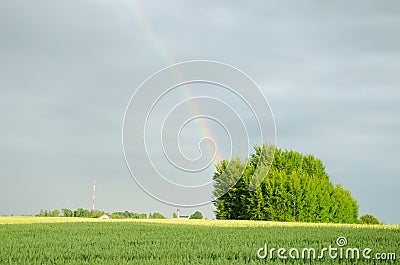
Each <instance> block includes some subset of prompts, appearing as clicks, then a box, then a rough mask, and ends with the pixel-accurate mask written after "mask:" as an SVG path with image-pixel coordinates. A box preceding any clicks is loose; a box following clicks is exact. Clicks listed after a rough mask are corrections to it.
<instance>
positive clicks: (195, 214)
mask: <svg viewBox="0 0 400 265" xmlns="http://www.w3.org/2000/svg"><path fill="white" fill-rule="evenodd" d="M189 219H203V214H202V213H201V212H199V211H196V212H195V213H194V214H192V215H191V216H190V217H189Z"/></svg>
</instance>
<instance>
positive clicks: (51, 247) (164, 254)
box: [0, 217, 400, 264]
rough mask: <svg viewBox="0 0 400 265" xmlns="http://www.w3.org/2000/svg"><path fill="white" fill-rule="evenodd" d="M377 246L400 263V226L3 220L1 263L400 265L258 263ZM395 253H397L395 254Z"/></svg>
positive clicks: (375, 249)
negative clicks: (286, 254)
mask: <svg viewBox="0 0 400 265" xmlns="http://www.w3.org/2000/svg"><path fill="white" fill-rule="evenodd" d="M339 236H344V237H346V239H347V241H348V245H347V246H348V247H352V248H353V247H357V248H360V249H363V248H367V247H368V248H371V249H372V250H373V253H392V252H394V253H395V254H396V258H397V259H398V258H400V253H399V252H398V251H399V249H400V227H399V226H390V225H387V226H383V225H379V226H363V225H337V224H336V225H335V224H309V223H280V222H262V221H222V220H176V219H175V220H174V219H166V220H157V219H156V220H149V219H147V220H142V219H141V220H135V219H129V220H126V219H125V220H100V219H90V218H64V217H59V218H58V217H0V239H1V245H0V264H266V263H268V264H299V263H303V262H304V263H307V264H398V260H393V259H392V260H385V261H377V260H367V259H359V260H350V259H349V260H348V259H341V260H340V259H330V258H329V257H324V258H323V259H320V260H312V259H304V260H302V259H287V260H281V259H279V258H277V257H276V255H275V257H274V259H272V260H270V259H268V258H267V259H260V258H259V257H258V256H257V250H258V249H259V248H261V247H263V246H264V245H265V244H266V243H267V244H268V246H269V247H270V248H271V247H275V248H279V247H284V248H287V249H288V250H289V249H290V248H299V249H301V248H311V247H312V248H315V249H321V248H323V247H329V245H332V246H336V239H337V238H338V237H339ZM396 252H397V253H396Z"/></svg>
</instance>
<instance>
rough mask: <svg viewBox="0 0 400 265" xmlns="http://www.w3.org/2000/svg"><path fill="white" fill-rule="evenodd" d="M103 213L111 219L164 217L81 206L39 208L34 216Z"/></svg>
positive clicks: (88, 216)
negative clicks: (71, 207)
mask: <svg viewBox="0 0 400 265" xmlns="http://www.w3.org/2000/svg"><path fill="white" fill-rule="evenodd" d="M103 215H107V216H108V217H110V218H112V219H128V218H130V219H165V217H164V216H163V215H162V214H161V213H158V212H154V213H149V215H147V214H145V213H133V212H129V211H124V212H113V213H111V214H109V213H106V212H104V211H100V210H87V209H83V208H78V209H76V210H71V209H67V208H63V209H61V211H59V210H40V211H39V213H38V214H37V215H35V216H38V217H83V218H99V217H101V216H103Z"/></svg>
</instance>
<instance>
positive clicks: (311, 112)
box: [0, 0, 400, 223]
mask: <svg viewBox="0 0 400 265" xmlns="http://www.w3.org/2000/svg"><path fill="white" fill-rule="evenodd" d="M195 59H203V60H214V61H220V62H224V63H227V64H230V65H232V66H234V67H237V68H238V69H240V70H242V71H243V72H245V73H246V74H248V75H249V76H250V77H252V79H253V80H254V81H255V82H256V83H257V84H258V85H259V87H260V88H261V89H262V91H263V93H264V95H265V96H266V97H267V99H268V102H269V104H270V107H271V109H272V112H273V114H274V117H275V123H276V144H277V145H278V146H279V147H281V148H287V149H293V150H296V151H300V152H302V153H307V154H314V155H316V156H317V157H318V158H320V159H321V160H322V161H323V162H324V164H325V167H326V170H327V172H328V174H329V175H330V177H331V180H332V182H333V183H334V184H337V183H341V184H342V185H343V186H344V187H345V188H347V189H349V190H350V191H351V193H352V195H353V196H354V197H355V198H356V200H357V201H358V203H359V205H360V214H365V213H372V214H374V215H375V216H377V217H378V218H379V219H380V220H382V221H384V222H386V223H400V211H399V206H398V205H399V203H400V196H399V194H400V163H399V162H398V160H399V158H400V141H399V139H400V119H399V116H400V104H399V101H400V3H399V2H398V1H365V0H363V1H330V2H327V1H324V2H321V1H301V3H300V2H299V1H249V2H242V1H236V2H233V1H219V3H214V1H209V2H208V3H206V2H205V1H193V2H191V3H190V2H189V1H168V2H165V3H164V2H156V1H134V2H133V1H127V0H126V1H123V0H85V1H83V0H82V1H54V0H47V1H45V0H38V1H19V0H4V1H1V2H0V122H1V126H0V158H1V160H0V161H1V166H0V214H8V215H9V214H15V215H17V214H35V213H37V212H38V211H39V209H61V208H64V207H66V208H72V209H75V208H78V207H84V208H90V207H91V189H92V187H91V185H92V182H93V179H96V181H97V193H96V196H97V199H96V208H98V209H103V210H106V211H116V210H130V211H134V212H146V213H149V212H154V211H159V212H161V213H163V214H165V215H166V216H168V217H171V215H172V212H173V211H175V210H176V207H175V206H168V205H165V204H163V203H161V202H159V201H157V200H155V199H154V198H152V197H150V196H149V195H147V194H146V193H145V192H144V191H143V190H142V189H141V188H140V187H139V186H138V185H137V184H136V183H135V182H134V181H133V180H132V178H131V176H130V174H129V171H128V169H127V166H126V164H125V161H124V155H123V151H122V143H121V134H122V121H123V116H124V113H125V109H126V107H127V105H128V102H129V100H130V98H131V96H132V94H133V93H134V92H135V90H136V89H137V88H138V86H139V85H140V84H141V83H142V82H143V81H144V80H145V79H146V78H148V77H149V76H150V75H151V74H153V73H155V72H157V71H158V70H160V69H162V68H164V67H166V66H168V65H170V64H172V63H177V62H181V61H186V60H195ZM216 130H217V129H216ZM216 134H219V133H216ZM196 144H197V142H196ZM211 177H212V176H211V175H210V179H211ZM197 209H200V210H201V211H203V213H205V215H206V216H207V217H210V218H211V217H213V214H212V211H213V206H212V205H207V206H203V207H197V208H192V209H182V213H183V214H190V213H192V212H194V211H195V210H197Z"/></svg>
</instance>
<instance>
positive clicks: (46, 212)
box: [36, 210, 60, 217]
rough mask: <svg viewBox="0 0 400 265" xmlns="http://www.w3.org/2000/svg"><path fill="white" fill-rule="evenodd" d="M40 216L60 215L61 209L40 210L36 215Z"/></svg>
mask: <svg viewBox="0 0 400 265" xmlns="http://www.w3.org/2000/svg"><path fill="white" fill-rule="evenodd" d="M36 216H38V217H58V216H60V211H58V210H53V211H52V210H40V212H39V213H38V214H37V215H36Z"/></svg>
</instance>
